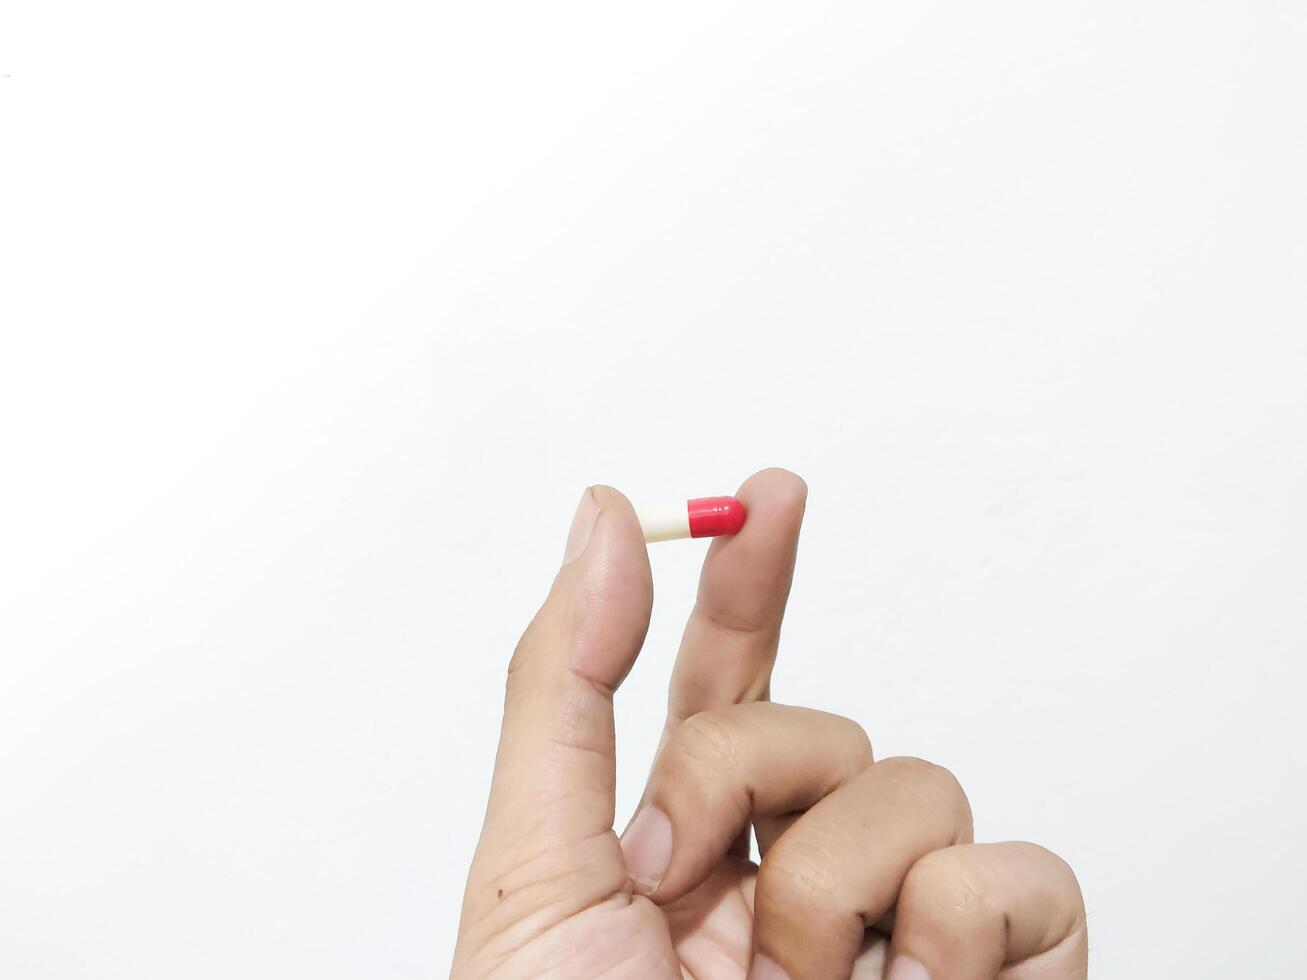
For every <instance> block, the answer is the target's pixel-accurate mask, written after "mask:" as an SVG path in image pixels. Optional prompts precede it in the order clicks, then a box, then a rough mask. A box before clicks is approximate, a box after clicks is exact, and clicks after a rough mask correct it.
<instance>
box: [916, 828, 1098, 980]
mask: <svg viewBox="0 0 1307 980" xmlns="http://www.w3.org/2000/svg"><path fill="white" fill-rule="evenodd" d="M1088 948H1089V947H1088V939H1087V934H1086V929H1085V906H1084V900H1083V899H1082V898H1081V895H1080V885H1079V883H1078V882H1077V881H1076V876H1075V874H1074V872H1072V870H1071V869H1070V867H1068V866H1067V864H1066V862H1065V861H1063V860H1062V859H1061V858H1059V857H1058V856H1057V855H1056V854H1054V853H1052V852H1051V851H1048V850H1045V849H1044V848H1042V847H1039V846H1038V845H1036V844H1025V843H1006V844H966V845H959V846H957V847H948V848H945V849H944V850H941V851H935V852H934V853H933V854H928V855H926V856H925V857H924V858H922V859H921V860H920V861H918V862H917V863H916V864H915V865H913V867H912V870H911V871H909V872H908V876H907V878H906V879H905V880H904V882H903V889H902V891H901V892H900V893H899V899H898V907H897V909H896V910H895V920H894V942H893V953H892V956H893V961H892V962H893V966H892V967H891V973H890V980H994V978H995V977H998V978H1001V980H1084V977H1085V976H1086V975H1087V974H1088Z"/></svg>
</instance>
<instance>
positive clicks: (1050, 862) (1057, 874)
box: [1014, 841, 1085, 913]
mask: <svg viewBox="0 0 1307 980" xmlns="http://www.w3.org/2000/svg"><path fill="white" fill-rule="evenodd" d="M1014 846H1016V847H1020V848H1021V849H1023V850H1025V851H1026V852H1027V853H1028V854H1029V855H1030V857H1031V859H1032V860H1033V861H1035V862H1037V863H1038V864H1039V866H1040V867H1041V868H1042V869H1043V873H1044V874H1045V875H1046V876H1047V878H1046V880H1049V881H1054V882H1056V883H1057V884H1058V885H1059V886H1060V890H1061V891H1062V892H1063V893H1064V894H1066V895H1067V896H1069V897H1070V898H1071V900H1072V901H1073V902H1074V903H1075V905H1076V907H1077V908H1078V909H1079V910H1080V911H1081V912H1082V913H1083V911H1084V907H1085V897H1084V893H1083V892H1082V891H1081V888H1080V879H1079V878H1078V877H1076V872H1075V869H1074V868H1072V867H1071V865H1069V864H1068V863H1067V862H1066V859H1065V858H1063V857H1062V856H1061V855H1060V854H1058V853H1056V852H1055V851H1050V850H1049V849H1048V848H1047V847H1044V846H1043V845H1042V844H1033V843H1031V842H1030V841H1017V842H1015V844H1014Z"/></svg>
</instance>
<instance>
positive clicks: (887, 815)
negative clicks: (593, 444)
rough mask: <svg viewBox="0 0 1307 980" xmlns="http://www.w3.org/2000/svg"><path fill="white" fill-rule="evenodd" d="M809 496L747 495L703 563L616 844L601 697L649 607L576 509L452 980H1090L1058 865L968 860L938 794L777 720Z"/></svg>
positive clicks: (602, 497) (1003, 854) (786, 480)
mask: <svg viewBox="0 0 1307 980" xmlns="http://www.w3.org/2000/svg"><path fill="white" fill-rule="evenodd" d="M806 495H807V490H806V487H805V486H804V484H803V481H802V480H800V479H799V478H798V477H797V476H795V475H793V474H792V473H787V472H786V471H784V470H764V471H763V472H761V473H757V474H755V475H754V476H752V477H751V478H750V479H749V480H748V481H746V482H745V484H744V485H743V486H742V487H741V488H740V490H739V491H738V496H739V498H740V499H741V500H742V501H743V502H744V503H745V505H746V506H747V507H748V509H749V518H748V521H747V523H746V524H745V527H744V529H743V530H742V531H741V532H740V534H738V535H736V536H735V537H733V538H719V539H717V540H716V541H714V542H713V544H712V546H711V547H710V548H709V551H708V555H707V557H706V559H705V561H704V567H703V574H702V577H701V579H700V586H699V596H698V600H697V602H696V604H695V608H694V610H693V611H692V612H691V614H690V618H689V622H688V623H687V625H686V629H685V635H684V639H683V641H682V644H681V649H680V652H679V654H678V656H677V660H676V666H675V668H674V670H673V674H672V680H671V686H670V691H669V695H668V716H667V722H666V726H665V728H664V731H663V736H662V743H661V747H660V749H659V752H658V755H657V758H656V760H655V762H654V766H653V770H652V772H651V774H650V777H649V782H648V786H647V788H646V790H645V794H644V798H643V800H642V804H641V807H640V808H639V810H638V812H637V816H636V817H635V818H634V819H633V820H632V821H631V823H630V825H629V827H628V829H627V831H626V832H625V834H624V836H623V837H622V838H620V839H619V837H618V835H617V833H615V831H614V829H613V822H614V818H615V816H616V814H615V812H614V808H615V804H614V783H615V756H614V735H613V692H614V691H615V690H616V688H617V686H618V685H619V684H620V683H621V681H622V679H623V678H624V677H625V676H626V674H627V672H628V671H629V670H630V668H631V665H632V664H633V662H634V660H635V657H636V656H637V654H638V653H639V650H640V647H641V644H642V643H643V640H644V636H645V631H646V629H647V627H648V623H649V614H650V609H651V605H652V600H653V587H652V581H651V577H650V572H649V561H648V555H647V552H646V550H645V545H644V541H643V538H642V537H641V533H640V529H639V525H638V523H637V522H636V519H635V515H634V512H633V511H632V509H631V506H630V504H629V503H628V501H627V500H626V498H625V497H623V496H622V495H621V494H620V493H618V492H617V491H616V490H612V489H610V488H606V487H593V488H591V489H590V490H588V491H586V493H585V494H584V495H583V496H582V500H581V504H580V506H579V507H578V511H577V516H576V518H575V521H574V523H573V527H572V531H571V533H570V535H569V538H568V543H567V548H566V550H565V560H564V564H563V567H562V569H561V570H560V571H559V573H558V576H557V578H556V579H555V581H554V585H553V588H552V589H551V591H550V593H549V597H548V598H547V599H546V600H545V603H544V605H543V606H542V607H541V609H540V611H539V613H538V614H537V615H536V617H535V619H534V620H533V621H532V622H531V624H530V626H528V627H527V630H526V633H525V634H524V635H523V637H522V640H521V642H520V643H519V644H518V648H517V650H516V652H515V653H514V655H513V659H512V662H511V664H510V665H509V674H508V683H507V694H506V697H505V704H504V722H503V730H502V734H501V738H500V744H499V753H498V756H497V758H496V761H495V773H494V780H493V783H492V787H491V793H490V802H489V806H488V808H487V812H486V819H485V824H484V826H483V828H482V833H481V839H480V842H479V844H478V846H477V852H476V856H475V858H474V859H473V863H472V868H471V871H470V873H469V876H468V882H467V890H466V893H465V896H464V903H463V915H462V920H461V922H460V925H459V940H458V946H457V949H456V951H455V954H454V965H453V971H452V976H453V977H454V978H457V980H473V978H482V977H486V978H489V977H494V978H502V980H509V978H528V977H529V978H541V977H546V978H560V980H561V978H567V980H577V978H588V977H601V976H602V977H631V978H642V980H661V978H668V980H680V978H694V980H742V978H745V977H749V978H754V980H777V978H786V977H788V978H790V980H810V978H812V980H815V978H823V980H825V978H831V977H857V978H859V980H867V978H876V980H880V978H888V980H925V978H929V980H981V978H995V977H997V978H1001V980H1083V978H1084V977H1086V975H1087V971H1088V966H1087V960H1088V953H1087V950H1088V943H1087V935H1086V929H1085V911H1084V904H1083V901H1082V899H1081V895H1080V889H1079V886H1078V884H1077V883H1076V879H1075V875H1074V874H1073V873H1072V872H1071V870H1070V868H1069V867H1067V865H1066V864H1065V863H1064V862H1062V861H1061V860H1060V859H1059V858H1057V857H1056V856H1055V855H1053V854H1051V853H1050V852H1048V851H1046V850H1044V849H1043V848H1041V847H1038V846H1036V845H1034V844H1025V843H998V844H974V843H972V820H971V810H970V806H969V804H968V803H967V798H966V796H965V794H964V793H963V791H962V788H961V787H960V786H959V785H958V782H957V780H956V779H954V778H953V776H952V775H951V774H950V773H949V772H948V771H947V770H945V769H942V768H940V767H938V766H934V765H931V764H930V763H928V762H925V761H922V760H920V759H908V758H899V759H885V760H881V761H875V760H874V757H873V754H872V749H871V743H870V742H869V741H868V738H867V736H866V734H865V733H864V732H863V730H862V728H861V727H860V726H859V725H857V724H856V723H855V722H852V721H849V720H848V719H844V718H839V717H836V716H834V715H829V714H825V713H823V712H820V711H812V710H808V709H804V708H797V707H789V706H785V705H779V704H772V703H770V699H769V693H770V679H771V672H772V666H773V664H774V663H775V659H776V653H777V645H778V641H779V637H780V628H781V620H782V618H783V616H784V613H785V603H786V600H787V598H788V596H789V591H790V583H791V580H792V576H793V571H794V559H795V552H796V549H797V546H798V538H799V527H800V524H801V523H802V520H803V509H804V503H805V499H806ZM751 829H752V831H753V833H754V834H755V835H756V838H757V841H758V849H759V853H760V855H761V864H760V865H755V864H754V863H752V862H751V861H749V860H748V843H749V833H750V830H751Z"/></svg>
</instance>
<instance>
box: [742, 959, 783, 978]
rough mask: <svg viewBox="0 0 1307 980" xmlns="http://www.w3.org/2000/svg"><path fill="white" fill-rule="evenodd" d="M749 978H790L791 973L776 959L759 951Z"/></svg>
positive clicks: (750, 968) (750, 969)
mask: <svg viewBox="0 0 1307 980" xmlns="http://www.w3.org/2000/svg"><path fill="white" fill-rule="evenodd" d="M748 980H790V975H789V974H788V973H786V972H785V971H784V970H783V969H781V965H780V964H779V963H777V962H776V961H775V960H773V959H771V958H770V957H768V956H763V955H762V954H761V953H759V954H758V955H757V956H755V957H754V958H753V966H751V967H749V976H748Z"/></svg>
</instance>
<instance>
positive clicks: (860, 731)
mask: <svg viewBox="0 0 1307 980" xmlns="http://www.w3.org/2000/svg"><path fill="white" fill-rule="evenodd" d="M839 721H840V722H841V724H842V725H843V726H844V728H845V732H846V735H847V736H848V740H849V744H850V745H851V746H852V747H853V749H852V754H853V757H854V758H855V759H856V760H859V761H861V762H863V763H864V766H865V764H867V763H870V762H871V761H872V760H873V759H874V758H875V757H876V753H875V748H874V747H873V746H872V744H871V736H869V735H868V734H867V730H866V729H865V728H863V727H862V726H861V725H860V724H858V723H857V722H856V721H854V720H853V719H852V718H840V719H839Z"/></svg>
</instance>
